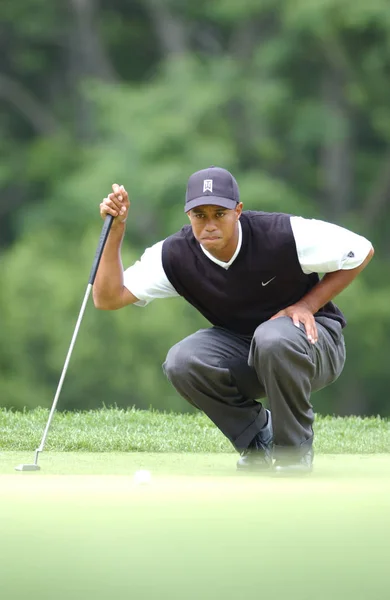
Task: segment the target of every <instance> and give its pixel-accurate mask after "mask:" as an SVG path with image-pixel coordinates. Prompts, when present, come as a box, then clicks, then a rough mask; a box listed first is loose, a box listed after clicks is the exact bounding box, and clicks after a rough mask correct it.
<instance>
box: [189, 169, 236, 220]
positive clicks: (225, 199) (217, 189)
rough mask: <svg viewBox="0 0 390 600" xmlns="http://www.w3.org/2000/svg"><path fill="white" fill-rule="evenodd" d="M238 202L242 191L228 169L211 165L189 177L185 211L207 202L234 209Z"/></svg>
mask: <svg viewBox="0 0 390 600" xmlns="http://www.w3.org/2000/svg"><path fill="white" fill-rule="evenodd" d="M238 202H240V193H239V190H238V185H237V181H236V180H235V179H234V177H233V175H232V174H231V173H229V171H227V170H226V169H221V168H220V167H209V168H208V169H203V170H202V171H197V172H196V173H193V174H192V175H191V177H190V178H189V180H188V184H187V192H186V203H185V207H184V212H188V211H189V210H191V209H192V208H196V207H197V206H203V205H205V204H216V205H217V206H223V207H224V208H230V209H233V208H236V206H237V203H238Z"/></svg>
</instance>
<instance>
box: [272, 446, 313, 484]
mask: <svg viewBox="0 0 390 600" xmlns="http://www.w3.org/2000/svg"><path fill="white" fill-rule="evenodd" d="M313 457H314V452H313V448H311V447H310V448H309V449H308V450H306V452H304V453H303V454H302V452H301V453H299V454H298V455H297V454H295V456H294V454H291V453H289V454H286V455H285V456H278V457H277V458H276V459H275V464H274V469H273V470H274V474H275V475H280V476H285V477H289V476H290V477H294V476H300V475H309V474H310V473H311V472H312V470H313Z"/></svg>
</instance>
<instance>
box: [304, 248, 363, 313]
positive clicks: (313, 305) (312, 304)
mask: <svg viewBox="0 0 390 600" xmlns="http://www.w3.org/2000/svg"><path fill="white" fill-rule="evenodd" d="M373 255H374V249H371V250H370V252H369V253H368V256H367V258H366V259H365V260H364V261H363V262H362V264H361V265H360V266H359V267H356V269H350V270H340V271H334V272H333V273H326V274H325V275H324V277H323V278H322V279H321V281H320V282H319V283H318V284H317V285H316V286H315V287H314V288H312V289H311V290H310V292H308V293H307V294H306V295H305V296H303V298H302V299H301V302H302V303H304V304H305V305H306V306H307V307H308V309H309V310H310V312H311V313H312V314H315V313H316V312H317V311H318V310H319V309H320V308H321V307H322V306H324V305H325V304H326V303H327V302H329V301H330V300H333V298H335V297H336V296H337V295H338V294H340V292H342V291H343V290H344V289H345V288H346V287H348V285H349V284H350V283H351V282H352V281H353V280H354V279H355V277H356V276H357V275H358V274H359V273H360V272H361V271H363V269H364V268H365V267H366V266H367V264H368V263H369V262H370V260H371V258H372V257H373Z"/></svg>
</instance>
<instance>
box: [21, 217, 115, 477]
mask: <svg viewBox="0 0 390 600" xmlns="http://www.w3.org/2000/svg"><path fill="white" fill-rule="evenodd" d="M113 220H114V217H113V216H112V215H107V216H106V218H105V221H104V224H103V228H102V232H101V234H100V239H99V243H98V247H97V249H96V254H95V258H94V261H93V265H92V269H91V273H90V275H89V280H88V286H87V289H86V292H85V296H84V300H83V303H82V305H81V309H80V313H79V316H78V319H77V323H76V327H75V329H74V332H73V336H72V341H71V342H70V346H69V350H68V354H67V356H66V360H65V364H64V367H63V369H62V373H61V377H60V381H59V383H58V387H57V391H56V393H55V396H54V400H53V404H52V407H51V410H50V414H49V418H48V420H47V423H46V427H45V431H44V432H43V436H42V440H41V443H40V445H39V447H38V448H37V449H36V450H35V460H34V463H33V464H26V465H18V466H17V467H15V470H16V471H39V469H40V467H39V465H38V457H39V453H40V452H42V451H43V448H44V446H45V442H46V438H47V434H48V432H49V428H50V425H51V422H52V419H53V415H54V411H55V409H56V406H57V402H58V398H59V396H60V393H61V388H62V384H63V382H64V379H65V375H66V371H67V369H68V365H69V361H70V357H71V355H72V352H73V348H74V345H75V343H76V338H77V334H78V332H79V329H80V325H81V320H82V318H83V315H84V311H85V307H86V305H87V302H88V298H89V296H90V293H91V290H92V286H93V284H94V281H95V277H96V273H97V270H98V267H99V263H100V259H101V256H102V253H103V250H104V246H105V244H106V241H107V237H108V234H109V233H110V229H111V225H112V222H113Z"/></svg>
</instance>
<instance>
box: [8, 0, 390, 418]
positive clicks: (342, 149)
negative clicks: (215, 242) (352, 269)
mask: <svg viewBox="0 0 390 600" xmlns="http://www.w3.org/2000/svg"><path fill="white" fill-rule="evenodd" d="M0 17H1V20H0V34H1V35H0V107H1V111H0V126H1V131H2V135H1V138H0V153H1V161H0V258H1V262H0V282H1V288H0V290H1V291H0V310H1V328H0V405H2V406H5V407H14V408H17V409H22V408H23V407H33V406H37V405H40V406H50V405H51V403H52V400H53V395H54V392H55V389H56V387H57V384H58V380H59V376H60V373H61V370H62V367H63V364H64V360H65V356H66V352H67V349H68V347H69V343H70V339H71V335H72V332H73V329H74V326H75V322H76V318H77V315H78V311H79V309H80V305H81V301H82V298H83V295H84V291H85V287H86V284H87V281H88V274H89V270H90V267H91V264H92V259H93V255H94V252H95V248H96V244H97V241H98V238H99V234H100V229H101V225H102V222H101V220H100V216H99V212H98V204H99V203H100V202H101V199H102V198H103V197H104V196H106V195H107V194H108V193H109V191H111V184H112V183H114V182H116V183H119V184H123V185H125V187H126V188H127V189H128V190H129V192H130V195H131V200H132V208H131V216H130V218H129V219H128V228H127V233H126V240H125V243H124V247H123V260H124V263H125V265H126V266H127V265H129V264H131V263H132V262H133V261H135V260H136V259H137V258H138V257H139V255H140V254H141V253H142V251H143V249H144V248H145V247H147V246H148V245H151V244H153V243H154V242H156V241H158V240H160V239H163V238H164V237H166V236H167V235H169V234H171V233H173V232H174V231H176V230H177V229H178V228H180V227H181V226H182V225H183V224H184V223H186V216H185V215H184V213H183V200H184V194H185V186H186V181H187V178H188V176H189V175H190V174H191V173H192V172H193V171H196V170H198V169H201V168H204V167H207V166H208V165H210V164H216V165H220V166H224V167H226V168H228V169H230V170H232V171H233V173H234V174H235V175H236V177H237V179H238V182H239V185H240V189H241V196H242V199H243V202H244V205H245V208H247V209H258V210H266V211H267V210H269V211H273V210H275V211H286V212H290V213H293V214H299V215H302V216H305V217H313V218H321V219H325V220H328V221H331V222H335V223H337V224H339V225H342V226H345V227H348V228H350V229H352V230H354V231H356V232H357V233H360V234H362V235H364V236H365V237H368V238H369V239H370V240H371V241H372V242H373V244H374V246H375V249H376V255H375V258H374V260H373V262H372V263H371V264H370V266H369V268H368V269H367V270H366V271H365V272H364V273H363V274H362V275H361V276H360V277H359V278H358V279H357V280H356V281H355V282H354V283H353V284H352V286H351V287H350V288H348V289H347V290H346V291H345V292H344V293H343V294H341V295H340V296H339V298H338V299H337V304H338V305H339V306H340V307H341V308H342V309H343V310H344V312H345V314H346V316H347V319H348V327H347V328H346V330H345V337H346V342H347V350H348V358H347V365H346V367H345V370H344V373H343V374H342V376H341V377H340V378H339V380H338V381H337V382H336V383H335V384H334V385H332V386H331V387H329V388H327V389H326V390H323V391H321V392H319V393H318V394H316V395H315V396H314V397H313V402H314V405H315V409H316V410H317V411H318V412H320V413H323V414H329V413H335V414H339V415H346V414H362V415H363V414H364V415H368V414H382V415H387V416H388V415H389V414H390V409H389V404H388V402H387V392H388V389H389V386H390V369H389V366H388V364H389V363H388V356H389V355H390V308H389V306H390V303H389V300H390V281H389V277H388V274H389V266H390V208H389V201H390V104H389V97H390V77H389V74H390V70H389V67H390V9H389V4H388V0H371V1H370V2H367V1H366V0H272V1H271V0H240V1H237V0H198V1H197V2H193V1H191V0H58V1H56V2H51V1H50V0H18V1H17V2H3V3H2V4H1V7H0ZM329 243H330V244H331V243H332V242H331V240H329ZM205 323H206V322H205V321H204V320H203V318H202V317H201V316H199V315H198V314H197V313H196V312H195V310H194V309H192V308H191V307H190V306H188V305H186V304H185V302H184V301H183V300H181V299H179V298H178V299H169V300H165V301H156V302H155V303H153V304H151V305H150V306H149V307H148V308H146V309H140V308H136V307H127V308H125V309H122V310H121V311H118V312H114V313H106V312H101V311H97V310H95V309H94V307H93V305H92V302H91V303H90V305H89V306H88V309H87V311H86V314H85V318H84V321H83V323H82V326H81V330H80V333H79V337H78V339H77V343H76V347H75V350H74V353H73V355H72V360H71V363H70V367H69V371H68V374H67V378H66V380H65V384H64V388H63V391H62V394H61V399H60V403H59V408H60V409H74V408H86V409H87V408H95V407H100V406H102V404H106V405H113V404H117V405H119V406H131V405H135V406H137V407H139V408H149V407H151V406H152V407H155V408H159V409H164V410H170V409H172V410H175V411H176V410H180V411H185V410H191V409H190V408H189V407H188V406H187V404H186V403H185V401H184V400H182V399H181V398H180V397H179V396H178V395H177V394H176V393H175V391H174V390H173V388H171V386H170V385H169V384H168V383H167V382H166V381H165V378H164V376H163V373H162V370H161V363H162V362H163V360H164V358H165V355H166V352H167V350H168V349H169V347H170V346H171V345H172V344H174V343H175V342H176V341H178V340H179V339H181V338H182V337H184V336H185V335H188V334H190V333H192V332H193V331H195V330H196V329H197V328H199V327H201V326H204V325H205Z"/></svg>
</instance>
